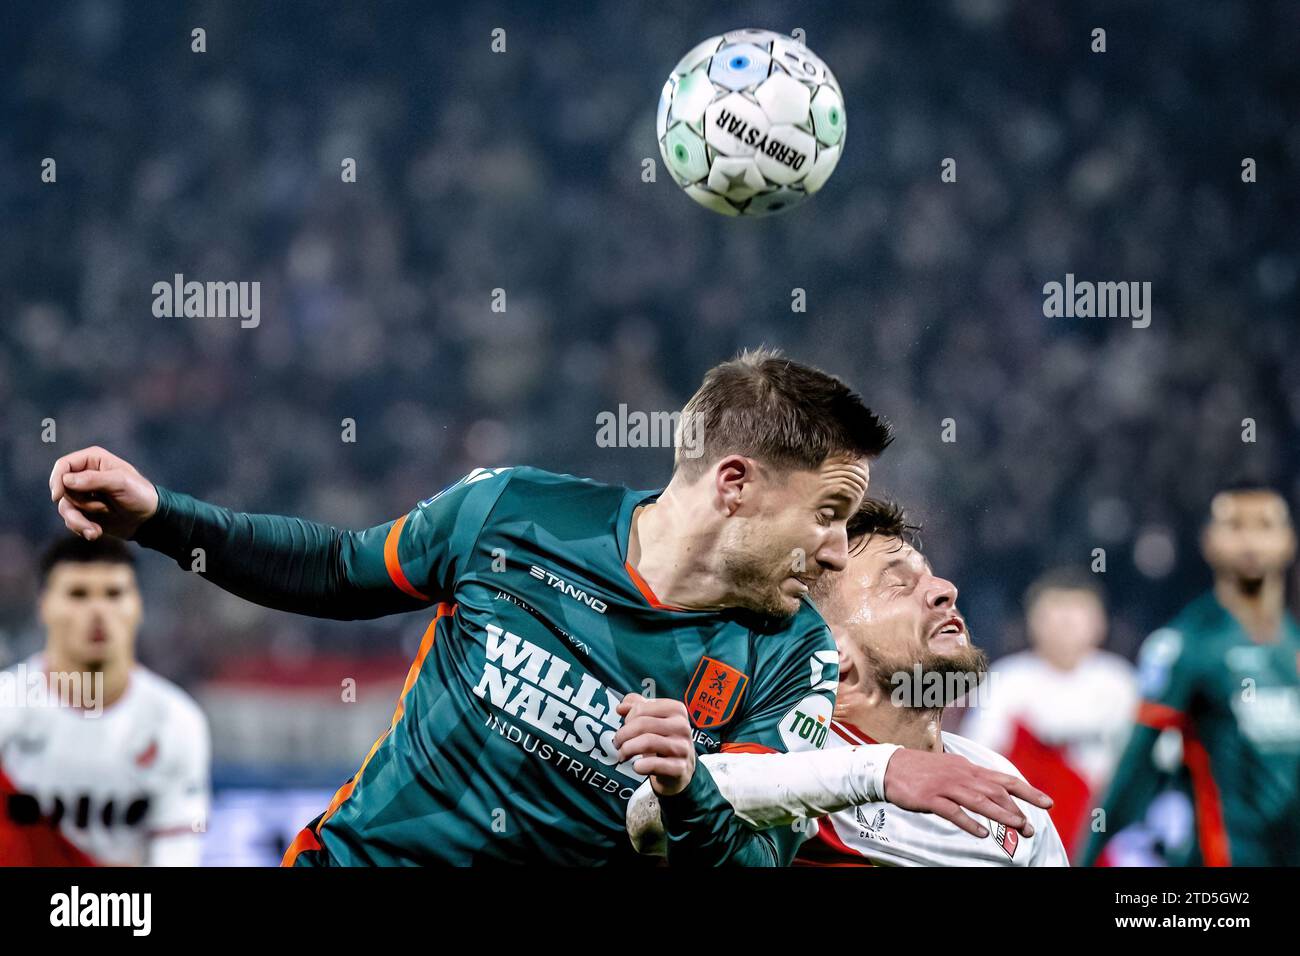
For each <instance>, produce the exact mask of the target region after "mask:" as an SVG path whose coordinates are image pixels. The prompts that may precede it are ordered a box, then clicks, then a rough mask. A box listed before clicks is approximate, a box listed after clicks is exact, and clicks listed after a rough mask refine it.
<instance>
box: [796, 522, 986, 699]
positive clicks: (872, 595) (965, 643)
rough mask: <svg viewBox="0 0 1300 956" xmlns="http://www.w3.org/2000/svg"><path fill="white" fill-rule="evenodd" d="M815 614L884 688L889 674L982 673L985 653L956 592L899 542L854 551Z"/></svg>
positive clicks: (875, 540) (871, 543) (880, 540)
mask: <svg viewBox="0 0 1300 956" xmlns="http://www.w3.org/2000/svg"><path fill="white" fill-rule="evenodd" d="M819 610H821V611H822V616H823V617H825V618H826V621H827V623H828V624H830V626H831V629H832V630H833V631H834V632H835V633H836V636H837V637H838V638H846V639H847V643H848V646H849V647H851V648H858V649H860V650H861V651H862V653H863V657H864V662H865V663H867V664H868V665H869V667H868V669H869V670H871V671H874V676H875V677H876V678H877V679H878V680H879V681H881V682H882V684H884V683H887V682H888V681H889V679H890V678H891V677H892V675H894V674H900V673H902V674H911V673H912V672H913V669H914V668H915V667H916V665H918V664H919V665H920V666H921V669H922V672H924V673H940V674H942V673H956V672H961V673H971V674H981V673H983V672H984V670H985V668H986V662H985V659H984V654H983V652H982V651H980V650H979V649H978V648H976V647H975V646H974V645H973V644H972V643H971V638H970V632H969V630H968V629H967V627H966V619H965V618H964V617H962V614H961V612H960V611H958V610H957V587H956V585H954V584H953V583H952V582H951V581H949V580H947V579H945V578H941V577H939V576H938V575H936V574H935V573H934V570H933V569H932V568H931V567H930V564H929V562H928V561H926V560H925V558H923V557H922V556H921V554H920V553H919V552H918V551H917V550H916V549H915V548H913V547H911V546H910V545H908V544H906V543H904V542H902V541H900V540H899V539H897V538H889V537H884V536H882V535H876V536H873V537H872V538H870V539H869V540H868V541H867V542H866V544H865V545H863V546H862V547H861V548H860V549H859V550H858V551H856V552H855V553H854V554H853V555H852V556H851V557H850V558H849V562H848V568H847V569H846V570H845V572H844V573H843V574H842V575H839V576H838V577H837V579H836V580H835V582H834V583H833V585H832V587H831V588H830V589H829V590H828V592H827V594H826V598H825V600H824V601H822V602H820V603H819Z"/></svg>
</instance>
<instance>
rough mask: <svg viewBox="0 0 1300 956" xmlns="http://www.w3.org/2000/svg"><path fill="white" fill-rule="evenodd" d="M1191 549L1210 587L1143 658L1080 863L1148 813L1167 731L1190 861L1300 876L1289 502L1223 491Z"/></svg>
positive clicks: (1299, 650)
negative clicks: (1128, 728) (1133, 711)
mask: <svg viewBox="0 0 1300 956" xmlns="http://www.w3.org/2000/svg"><path fill="white" fill-rule="evenodd" d="M1201 549H1202V553H1203V554H1204V556H1205V560H1206V562H1207V563H1208V564H1209V565H1210V568H1211V569H1212V570H1213V572H1214V587H1213V589H1212V590H1211V591H1209V592H1208V593H1206V594H1203V595H1201V597H1199V598H1197V599H1196V600H1195V601H1193V602H1192V603H1191V604H1189V605H1188V606H1187V607H1186V608H1185V609H1184V610H1183V611H1182V613H1181V614H1179V615H1178V616H1177V617H1176V618H1174V620H1173V621H1172V622H1171V623H1170V625H1169V626H1168V627H1163V628H1161V629H1159V630H1157V631H1156V632H1155V633H1153V634H1152V635H1151V636H1150V637H1149V638H1147V640H1146V642H1145V643H1144V644H1143V645H1142V650H1141V652H1140V654H1139V656H1138V668H1139V681H1140V689H1141V695H1142V702H1141V704H1140V706H1139V709H1138V714H1137V723H1136V725H1135V726H1134V728H1133V733H1132V736H1131V738H1130V739H1129V742H1128V746H1127V748H1126V749H1125V751H1124V756H1123V759H1122V760H1121V762H1120V765H1119V767H1118V769H1117V770H1116V772H1115V779H1114V782H1113V783H1112V785H1111V789H1110V792H1109V794H1108V795H1107V797H1106V801H1105V805H1104V808H1105V817H1104V826H1105V829H1104V830H1102V831H1099V832H1095V833H1093V834H1092V836H1091V838H1090V839H1089V842H1088V846H1087V852H1086V853H1085V855H1084V857H1083V862H1085V863H1092V862H1097V861H1098V860H1099V858H1102V857H1103V851H1104V850H1106V843H1107V840H1108V838H1109V836H1110V835H1111V834H1118V833H1120V832H1121V831H1123V830H1125V829H1126V828H1127V827H1129V825H1130V824H1132V823H1133V822H1134V821H1138V820H1141V819H1142V818H1143V817H1144V816H1146V815H1147V814H1148V805H1149V803H1150V802H1151V799H1152V796H1153V794H1154V792H1155V790H1156V788H1157V786H1158V785H1159V780H1160V776H1161V774H1160V769H1159V767H1158V766H1157V764H1156V760H1155V758H1154V757H1153V750H1154V749H1156V745H1157V740H1158V739H1159V738H1160V737H1161V735H1162V733H1163V732H1164V731H1167V730H1171V729H1172V730H1176V731H1178V732H1179V733H1180V734H1181V737H1182V758H1183V762H1184V763H1185V765H1186V767H1187V771H1188V773H1189V774H1190V777H1191V784H1192V794H1193V799H1194V803H1195V821H1196V836H1197V843H1198V845H1199V852H1198V853H1197V854H1196V856H1194V857H1193V862H1198V861H1199V862H1202V863H1204V864H1205V865H1206V866H1266V865H1291V866H1294V865H1296V864H1300V630H1297V627H1296V621H1295V619H1294V618H1293V617H1292V616H1291V614H1290V613H1289V612H1288V611H1287V610H1286V607H1285V605H1284V600H1285V589H1286V572H1287V569H1288V568H1289V567H1290V565H1291V563H1292V562H1293V561H1294V560H1295V551H1296V539H1295V531H1294V529H1293V527H1292V523H1291V516H1290V512H1289V510H1288V508H1287V504H1286V501H1285V500H1284V499H1283V498H1282V496H1281V495H1280V494H1278V493H1277V492H1276V491H1274V490H1272V489H1270V488H1267V487H1264V486H1263V485H1259V484H1256V483H1243V484H1239V485H1237V486H1234V487H1232V488H1229V489H1226V490H1224V491H1221V492H1219V493H1218V494H1217V495H1215V496H1214V498H1213V500H1212V501H1211V503H1210V515H1209V521H1208V523H1207V524H1206V526H1205V529H1204V532H1203V534H1202V538H1201ZM1105 856H1106V857H1107V859H1106V860H1105V862H1114V861H1113V860H1111V859H1109V856H1110V854H1109V853H1107V854H1105Z"/></svg>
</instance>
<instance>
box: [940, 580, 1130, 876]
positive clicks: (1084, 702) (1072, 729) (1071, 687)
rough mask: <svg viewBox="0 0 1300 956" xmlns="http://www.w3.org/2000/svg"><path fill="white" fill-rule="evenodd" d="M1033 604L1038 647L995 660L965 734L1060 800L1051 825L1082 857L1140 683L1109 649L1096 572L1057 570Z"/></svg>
mask: <svg viewBox="0 0 1300 956" xmlns="http://www.w3.org/2000/svg"><path fill="white" fill-rule="evenodd" d="M1024 606H1025V625H1026V630H1027V632H1028V635H1029V644H1030V646H1029V648H1028V649H1027V650H1024V651H1021V652H1019V653H1016V654H1010V655H1008V656H1006V657H1003V658H1001V659H999V660H997V661H995V662H994V664H993V666H992V668H991V675H990V678H989V680H988V683H987V685H986V686H985V688H984V693H983V694H982V696H981V698H980V702H979V706H978V708H976V709H974V710H973V711H971V712H970V714H969V716H968V717H967V719H966V722H965V723H963V724H962V731H963V733H965V734H966V735H967V736H968V737H970V739H972V740H975V741H978V742H979V743H981V744H983V745H984V746H986V747H990V748H992V749H993V750H996V751H997V752H998V753H1000V754H1003V755H1004V756H1006V757H1007V758H1008V759H1009V760H1010V761H1011V762H1012V763H1013V764H1015V765H1016V766H1017V767H1018V768H1019V769H1020V772H1021V773H1023V774H1024V775H1025V777H1026V779H1028V780H1029V782H1030V783H1032V784H1033V785H1034V786H1036V787H1038V788H1039V789H1041V790H1045V791H1047V792H1048V793H1050V794H1051V795H1052V799H1054V800H1055V801H1056V803H1055V805H1054V806H1053V807H1052V811H1051V812H1052V820H1053V822H1054V823H1055V824H1056V828H1057V830H1059V831H1060V833H1061V834H1062V838H1063V840H1064V842H1065V847H1066V850H1067V851H1068V852H1070V854H1071V855H1072V856H1073V855H1074V854H1075V853H1076V852H1077V851H1078V850H1079V849H1081V847H1080V846H1079V843H1080V834H1081V833H1082V831H1083V829H1084V826H1085V823H1086V817H1087V813H1088V810H1089V809H1090V808H1091V807H1093V806H1096V804H1097V801H1098V800H1099V799H1100V798H1101V795H1102V794H1104V793H1105V792H1106V788H1107V787H1108V786H1109V785H1110V779H1111V775H1112V774H1113V773H1114V771H1115V765H1116V763H1118V761H1119V757H1120V754H1121V753H1122V752H1123V749H1124V742H1125V741H1126V740H1127V738H1128V732H1129V727H1130V726H1131V725H1132V721H1133V714H1134V711H1135V709H1136V707H1137V677H1136V674H1135V672H1134V669H1133V665H1132V664H1130V663H1129V662H1128V661H1127V660H1125V659H1124V658H1123V657H1120V656H1119V655H1118V654H1112V653H1110V652H1109V651H1105V650H1102V649H1101V648H1102V645H1103V644H1104V643H1105V642H1106V634H1107V616H1106V603H1105V597H1104V595H1103V593H1102V590H1101V587H1100V586H1099V585H1098V584H1097V582H1096V579H1095V577H1094V576H1093V575H1092V574H1090V573H1088V572H1087V571H1082V570H1075V569H1070V568H1062V569H1058V570H1055V571H1049V572H1048V573H1046V574H1044V575H1042V576H1041V577H1039V578H1038V579H1037V580H1036V581H1034V583H1033V584H1032V585H1030V587H1029V589H1028V591H1027V592H1026V594H1025V602H1024Z"/></svg>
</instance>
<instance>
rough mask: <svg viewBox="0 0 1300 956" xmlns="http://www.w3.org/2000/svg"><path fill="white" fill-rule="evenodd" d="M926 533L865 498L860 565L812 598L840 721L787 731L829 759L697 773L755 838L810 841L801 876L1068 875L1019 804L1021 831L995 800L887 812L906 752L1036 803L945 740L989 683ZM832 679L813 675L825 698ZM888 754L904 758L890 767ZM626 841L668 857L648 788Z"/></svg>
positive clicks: (958, 797)
mask: <svg viewBox="0 0 1300 956" xmlns="http://www.w3.org/2000/svg"><path fill="white" fill-rule="evenodd" d="M916 530H917V529H915V528H914V527H912V526H910V525H908V524H907V522H906V520H905V518H904V515H903V512H902V511H901V510H900V509H899V508H898V507H897V506H895V505H892V504H890V503H888V502H881V501H876V500H873V499H870V498H868V499H866V500H865V501H864V502H863V504H862V507H861V508H860V509H859V510H858V512H857V513H856V514H855V515H854V516H853V517H852V518H851V519H850V520H849V525H848V531H849V538H850V541H851V542H852V543H853V544H852V553H851V555H850V557H849V560H848V566H847V567H846V569H845V570H844V571H842V572H839V573H836V574H827V575H824V576H823V577H822V578H821V579H820V580H818V581H817V583H816V584H815V585H814V587H813V588H812V598H813V601H814V603H815V604H816V606H817V609H818V611H820V612H821V614H822V617H823V618H824V619H825V620H826V623H827V624H828V625H829V626H830V629H831V633H832V634H833V635H834V637H835V643H836V647H837V649H838V657H839V684H838V688H837V692H836V703H835V709H834V712H833V714H822V713H813V712H812V709H811V708H810V709H809V710H810V712H809V713H808V714H796V715H795V718H794V719H793V720H792V721H791V722H790V724H789V725H788V726H786V725H785V724H783V725H782V733H783V734H784V733H790V734H797V735H799V736H800V737H801V738H803V739H805V740H811V741H812V742H813V744H814V745H815V746H817V747H820V748H822V749H820V750H805V751H803V752H796V753H770V754H758V753H719V754H706V755H704V756H701V757H700V758H699V763H700V764H702V765H703V766H705V767H707V768H708V772H709V774H710V775H711V777H712V779H713V782H714V784H715V785H716V787H717V789H718V791H719V792H720V793H721V794H722V795H723V797H724V798H725V799H726V800H727V802H728V803H729V804H730V805H731V807H732V809H733V810H734V812H735V813H736V815H737V816H739V817H740V818H741V819H743V820H745V821H746V822H747V823H749V824H750V825H751V826H755V827H771V826H795V827H799V828H801V829H803V830H804V831H805V832H811V833H812V835H811V836H810V838H809V839H808V840H807V841H806V842H805V843H804V844H803V846H802V847H801V849H800V851H799V855H798V857H797V859H796V861H795V862H796V864H807V865H834V866H870V865H882V866H1068V865H1069V862H1068V860H1067V859H1066V855H1065V850H1064V848H1063V847H1062V845H1061V839H1060V837H1059V836H1058V834H1057V832H1056V828H1055V827H1054V826H1053V824H1052V820H1051V817H1050V816H1049V815H1048V813H1047V810H1046V809H1042V808H1040V807H1039V806H1036V805H1034V804H1033V803H1031V802H1030V801H1029V800H1026V799H1022V798H1021V797H1019V796H1014V795H1013V796H1010V797H1008V796H1005V795H1003V796H1002V797H1001V798H1000V799H1001V800H1010V799H1013V800H1014V801H1015V804H1016V807H1018V808H1019V811H1020V814H1021V815H1022V818H1023V825H1022V824H1017V827H1018V829H1019V831H1020V832H1017V830H1016V829H1009V828H1007V827H1005V826H1002V825H999V824H997V823H995V822H994V821H992V820H991V819H989V818H988V816H983V817H981V816H979V815H978V814H979V811H980V810H981V809H982V810H983V812H984V813H985V814H987V813H988V812H989V811H991V810H993V803H995V802H1000V800H999V799H998V798H995V797H994V796H993V795H992V794H991V793H990V792H989V791H988V790H987V789H985V790H981V791H979V792H976V793H972V792H967V791H965V790H957V791H954V792H952V793H951V794H949V795H948V796H949V803H948V805H947V806H946V807H942V806H941V807H939V808H937V809H936V810H935V811H934V812H933V813H918V812H915V811H912V810H904V809H902V808H900V807H898V806H896V805H895V804H893V803H891V802H889V801H890V799H891V792H890V791H887V790H886V789H885V787H884V771H885V767H886V766H887V764H888V763H889V761H890V760H891V759H893V754H894V753H895V752H896V751H897V750H898V749H900V748H908V749H913V750H922V751H929V752H932V753H948V754H953V755H956V756H960V757H962V758H964V759H966V760H968V761H970V762H971V763H973V764H976V765H979V766H982V767H985V768H988V769H992V770H994V771H996V772H998V773H1001V774H1005V777H1004V778H1003V779H1004V781H1005V783H1004V786H1007V785H1009V784H1011V781H1012V780H1014V781H1016V782H1017V783H1019V784H1021V785H1022V786H1021V787H1014V788H1013V787H1012V786H1007V789H1008V792H1013V789H1020V790H1022V792H1025V793H1027V794H1032V793H1036V791H1033V789H1032V788H1030V787H1028V785H1026V784H1024V778H1023V776H1022V775H1021V774H1020V773H1019V772H1018V771H1017V770H1016V768H1015V766H1013V765H1012V764H1011V763H1010V761H1008V760H1007V759H1006V758H1005V757H1002V756H1000V755H999V754H997V753H994V752H993V751H992V750H989V749H988V748H986V747H983V746H981V745H979V744H976V743H974V742H973V741H970V740H967V739H966V738H964V737H960V736H958V735H957V734H953V733H947V732H945V731H944V730H943V727H942V721H943V711H944V707H945V706H946V705H947V704H949V703H952V702H953V701H954V700H956V699H957V698H959V697H961V696H963V695H964V694H965V693H966V692H967V691H969V690H971V689H972V688H974V687H975V686H976V685H977V684H978V681H979V679H980V677H982V675H983V674H984V672H985V670H986V668H987V661H986V660H985V657H984V654H983V653H982V652H981V651H980V650H979V649H978V648H976V647H975V646H974V645H973V644H972V643H971V640H970V635H969V632H968V630H967V628H966V623H965V620H964V618H963V617H962V616H961V614H960V612H959V611H958V610H957V607H956V601H957V589H956V587H954V586H953V584H952V582H950V581H947V580H944V579H943V578H940V577H938V576H936V575H935V574H934V572H933V570H932V569H931V567H930V565H929V562H927V561H926V559H925V558H924V557H922V555H921V554H920V552H919V551H918V550H917V549H916V548H915V547H914V546H913V544H912V539H913V535H914V532H915V531H916ZM820 676H821V675H820V674H819V673H818V669H817V668H816V667H814V669H813V674H812V675H811V677H812V682H813V684H814V686H817V681H818V680H819V679H820ZM880 745H893V747H892V749H891V750H889V751H888V752H887V753H886V754H885V755H884V756H883V757H882V756H881V755H880V754H881V750H882V748H881V746H880ZM891 786H892V785H891ZM894 796H895V797H897V796H898V795H897V794H894ZM1038 797H1041V794H1038ZM1044 803H1045V805H1048V804H1050V801H1045V802H1044ZM981 804H982V806H981ZM960 807H969V808H971V809H972V810H974V811H976V815H975V816H974V817H973V818H972V817H970V816H967V815H966V814H965V813H963V812H962V810H961V809H960ZM628 831H629V835H630V836H631V838H632V842H633V845H634V846H636V847H637V848H638V849H639V850H640V851H641V852H642V853H651V854H654V853H657V852H658V850H659V842H660V834H661V827H660V825H659V822H658V808H657V807H655V806H654V799H653V794H652V793H651V792H650V791H649V789H648V788H645V787H643V788H641V789H640V790H638V792H637V793H636V795H634V797H633V799H632V801H631V802H630V805H629V808H628Z"/></svg>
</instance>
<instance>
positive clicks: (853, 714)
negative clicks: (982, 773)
mask: <svg viewBox="0 0 1300 956" xmlns="http://www.w3.org/2000/svg"><path fill="white" fill-rule="evenodd" d="M835 719H836V720H839V721H843V722H845V723H850V724H852V725H853V726H854V727H856V728H858V730H860V731H862V732H863V733H864V734H866V735H867V736H868V737H870V738H871V739H872V740H875V741H877V742H879V743H882V744H898V745H899V746H900V747H906V748H907V749H909V750H929V751H931V752H934V753H941V752H942V751H943V711H942V710H924V709H920V708H913V707H899V706H898V705H896V704H895V703H894V702H893V701H892V700H890V698H889V695H887V694H885V693H884V691H883V690H882V689H880V688H877V687H873V688H870V689H867V690H864V689H863V688H862V687H860V686H853V687H846V686H844V685H841V686H840V689H839V691H838V693H837V695H836V701H835Z"/></svg>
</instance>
